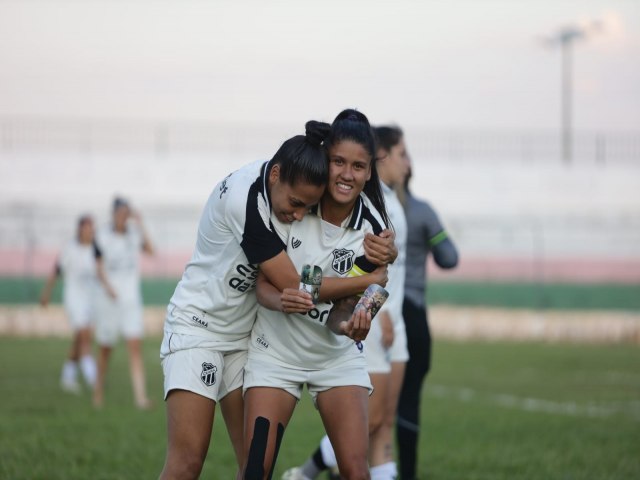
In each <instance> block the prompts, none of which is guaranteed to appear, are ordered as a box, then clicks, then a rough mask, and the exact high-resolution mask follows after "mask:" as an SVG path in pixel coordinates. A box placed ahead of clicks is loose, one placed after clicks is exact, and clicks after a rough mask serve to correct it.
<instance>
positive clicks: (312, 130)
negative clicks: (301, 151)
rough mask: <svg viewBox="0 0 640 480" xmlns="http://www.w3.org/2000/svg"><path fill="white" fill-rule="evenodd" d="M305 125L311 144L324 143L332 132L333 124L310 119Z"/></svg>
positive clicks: (308, 140)
mask: <svg viewBox="0 0 640 480" xmlns="http://www.w3.org/2000/svg"><path fill="white" fill-rule="evenodd" d="M304 127H305V135H306V137H307V142H309V143H310V144H311V145H316V146H320V145H322V142H323V141H324V140H325V139H326V138H327V137H328V136H329V133H331V125H329V124H328V123H324V122H317V121H315V120H309V121H308V122H307V123H306V124H305V126H304Z"/></svg>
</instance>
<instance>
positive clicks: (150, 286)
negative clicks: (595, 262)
mask: <svg viewBox="0 0 640 480" xmlns="http://www.w3.org/2000/svg"><path fill="white" fill-rule="evenodd" d="M177 282H178V280H177V279H166V278H153V279H151V278H147V279H144V280H143V282H142V293H143V297H144V300H145V304H147V305H166V304H167V303H168V301H169V299H170V298H171V295H172V294H173V291H174V289H175V287H176V284H177ZM43 284H44V279H42V278H26V277H3V278H0V304H24V303H33V302H37V301H38V298H39V294H40V290H41V289H42V285H43ZM60 292H61V282H58V284H57V286H56V289H55V291H54V297H53V301H54V302H60ZM429 302H430V303H431V304H442V303H445V304H451V305H467V306H495V307H503V308H541V309H562V310H568V309H586V310H593V309H601V310H631V311H639V310H640V284H635V285H624V284H557V283H548V284H533V283H513V282H512V283H497V282H443V281H435V282H431V283H430V284H429Z"/></svg>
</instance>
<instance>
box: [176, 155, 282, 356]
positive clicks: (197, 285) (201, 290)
mask: <svg viewBox="0 0 640 480" xmlns="http://www.w3.org/2000/svg"><path fill="white" fill-rule="evenodd" d="M267 170H268V169H267V162H255V163H253V164H250V165H247V166H245V167H243V168H241V169H239V170H237V171H235V172H234V173H232V174H231V175H229V176H228V177H226V178H225V179H224V180H222V181H221V182H220V183H218V185H216V187H215V188H214V190H213V193H212V194H211V196H210V197H209V200H208V201H207V204H206V205H205V207H204V211H203V213H202V216H201V218H200V224H199V226H198V236H197V240H196V246H195V250H194V252H193V256H192V257H191V260H190V261H189V263H188V264H187V266H186V268H185V271H184V274H183V276H182V279H181V280H180V282H179V283H178V286H177V287H176V290H175V292H174V294H173V297H171V301H170V303H169V306H168V310H167V320H166V322H165V330H166V331H168V332H175V333H183V334H188V335H199V336H204V337H207V338H210V339H211V340H215V341H220V342H237V341H239V340H244V341H245V342H246V340H247V339H248V337H249V333H250V332H251V327H252V326H253V323H254V320H255V315H256V308H257V300H256V297H255V294H254V289H255V284H256V279H257V276H258V264H259V263H261V262H264V261H266V260H268V259H270V258H273V257H275V256H276V255H277V254H278V253H280V252H281V251H283V250H284V248H285V246H284V244H283V242H282V241H281V240H280V238H279V237H278V235H277V234H276V233H275V231H274V230H273V226H272V225H271V222H270V219H269V217H270V214H271V206H270V200H269V192H268V189H267V185H268V184H267V180H268V172H267ZM221 348H222V349H227V348H232V347H231V346H229V345H226V346H225V345H222V344H221Z"/></svg>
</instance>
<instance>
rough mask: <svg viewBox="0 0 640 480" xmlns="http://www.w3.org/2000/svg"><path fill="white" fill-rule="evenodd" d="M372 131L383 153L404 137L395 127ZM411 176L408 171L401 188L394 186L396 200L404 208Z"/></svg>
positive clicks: (378, 128)
mask: <svg viewBox="0 0 640 480" xmlns="http://www.w3.org/2000/svg"><path fill="white" fill-rule="evenodd" d="M373 131H374V133H375V134H376V143H377V144H378V148H379V149H382V150H384V151H385V152H387V153H389V152H391V149H392V148H393V147H395V146H396V145H398V144H399V143H400V142H401V141H402V138H403V137H404V132H403V131H402V129H401V128H400V127H397V126H395V125H382V126H379V127H373ZM410 175H411V170H409V175H407V177H405V179H404V183H403V185H402V187H400V186H396V187H395V188H394V189H395V191H396V194H397V195H398V200H400V203H401V204H402V206H403V207H404V208H406V206H407V192H408V191H409V177H410Z"/></svg>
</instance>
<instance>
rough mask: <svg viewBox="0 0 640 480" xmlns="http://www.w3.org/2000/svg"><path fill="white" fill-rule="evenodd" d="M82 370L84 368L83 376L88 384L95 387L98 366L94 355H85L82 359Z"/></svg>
mask: <svg viewBox="0 0 640 480" xmlns="http://www.w3.org/2000/svg"><path fill="white" fill-rule="evenodd" d="M80 370H82V376H83V377H84V381H85V382H87V385H89V386H90V387H93V386H94V385H95V384H96V377H97V376H98V368H97V367H96V361H95V360H94V358H93V356H92V355H85V356H83V357H82V358H81V359H80Z"/></svg>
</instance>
